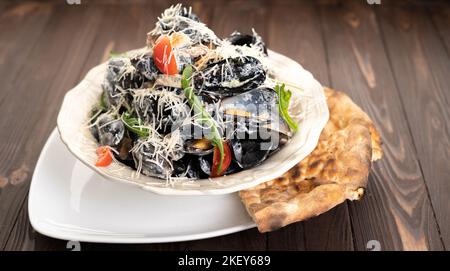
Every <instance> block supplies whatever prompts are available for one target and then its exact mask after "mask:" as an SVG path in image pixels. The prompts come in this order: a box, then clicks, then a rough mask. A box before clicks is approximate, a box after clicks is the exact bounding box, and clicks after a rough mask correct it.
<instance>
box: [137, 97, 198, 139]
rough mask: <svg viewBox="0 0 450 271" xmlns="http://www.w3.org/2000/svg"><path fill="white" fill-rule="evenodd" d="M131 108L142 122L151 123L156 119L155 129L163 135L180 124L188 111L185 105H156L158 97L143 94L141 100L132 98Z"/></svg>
mask: <svg viewBox="0 0 450 271" xmlns="http://www.w3.org/2000/svg"><path fill="white" fill-rule="evenodd" d="M133 108H134V109H135V111H136V114H137V115H138V117H139V118H140V119H141V120H142V121H143V122H145V123H153V121H156V122H157V123H156V125H157V127H158V129H157V131H158V133H160V134H163V135H166V134H168V133H170V132H171V131H172V129H176V128H177V127H178V125H181V122H182V121H183V120H184V119H185V118H186V116H187V114H188V112H190V110H189V108H187V105H185V106H179V107H170V106H169V105H167V106H166V104H159V105H158V97H157V96H152V95H148V96H145V97H144V98H143V100H141V101H138V100H134V101H133Z"/></svg>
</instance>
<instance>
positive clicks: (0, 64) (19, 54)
mask: <svg viewBox="0 0 450 271" xmlns="http://www.w3.org/2000/svg"><path fill="white" fill-rule="evenodd" d="M52 12H53V8H52V6H51V5H48V4H45V3H44V4H42V3H20V4H16V5H8V6H5V10H3V12H2V13H1V14H0V74H1V75H2V82H3V83H2V91H1V92H0V103H1V102H2V101H4V100H5V97H6V96H7V94H8V93H10V92H11V91H14V88H13V87H12V82H13V81H14V80H16V77H17V74H18V72H19V70H20V69H21V68H22V67H23V66H24V65H26V63H27V60H28V59H29V58H30V55H29V53H30V51H31V49H32V48H33V46H34V45H35V43H36V41H37V40H38V38H39V37H40V35H41V34H42V31H43V29H44V27H45V26H46V24H47V21H48V19H49V17H50V15H51V13H52Z"/></svg>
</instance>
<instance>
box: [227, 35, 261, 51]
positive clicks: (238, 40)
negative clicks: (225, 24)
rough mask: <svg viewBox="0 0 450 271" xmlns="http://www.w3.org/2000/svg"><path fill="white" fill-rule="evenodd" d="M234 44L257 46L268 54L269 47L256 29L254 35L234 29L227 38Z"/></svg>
mask: <svg viewBox="0 0 450 271" xmlns="http://www.w3.org/2000/svg"><path fill="white" fill-rule="evenodd" d="M226 40H227V41H229V42H230V43H231V44H233V45H239V46H252V45H253V46H255V47H257V48H258V49H259V50H261V52H263V53H264V54H265V55H267V47H266V44H265V43H264V41H263V40H262V38H261V36H259V35H258V34H257V33H256V32H255V31H253V35H249V34H241V33H239V32H237V31H234V32H233V33H232V34H231V35H230V36H229V37H228V38H227V39H226Z"/></svg>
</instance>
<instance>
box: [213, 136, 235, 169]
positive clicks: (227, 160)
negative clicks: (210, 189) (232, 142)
mask: <svg viewBox="0 0 450 271" xmlns="http://www.w3.org/2000/svg"><path fill="white" fill-rule="evenodd" d="M223 152H224V157H223V162H222V169H221V171H220V172H218V170H219V164H220V150H219V148H218V147H214V154H213V164H212V169H211V177H218V176H222V175H223V174H224V173H225V171H226V170H227V169H228V167H229V166H230V164H231V158H232V154H231V149H230V146H229V145H228V143H227V142H225V141H224V142H223Z"/></svg>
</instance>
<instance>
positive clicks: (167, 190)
mask: <svg viewBox="0 0 450 271" xmlns="http://www.w3.org/2000/svg"><path fill="white" fill-rule="evenodd" d="M137 50H140V49H135V50H131V51H129V52H133V51H137ZM268 51H269V53H270V54H273V55H278V56H282V57H285V58H287V59H289V60H290V61H292V62H293V63H295V64H296V65H298V66H299V68H300V69H301V70H303V71H304V72H305V73H308V75H309V76H311V77H312V79H313V80H314V81H316V82H317V83H318V84H319V85H320V87H321V89H320V91H321V92H322V96H323V98H324V99H323V102H324V103H325V107H324V108H325V109H326V110H325V111H326V112H325V114H324V118H323V119H322V120H321V122H318V123H317V124H316V125H317V126H319V127H321V128H320V129H314V130H312V132H311V134H310V135H309V136H311V137H313V138H315V144H314V146H312V145H311V146H310V147H309V148H308V149H307V151H306V153H307V155H309V154H310V153H311V152H312V151H313V150H314V149H315V148H316V146H317V143H318V141H319V137H320V134H321V133H322V130H323V128H324V127H325V125H326V123H327V122H328V120H329V110H328V106H327V103H326V96H325V93H324V90H323V86H322V85H321V84H320V82H318V81H317V79H316V78H315V77H314V75H313V74H312V73H311V72H310V71H308V70H306V69H304V68H303V66H302V65H300V64H299V63H298V62H297V61H295V60H293V59H291V58H289V57H288V56H286V55H284V54H281V53H278V52H276V51H272V50H270V49H269V50H268ZM104 65H106V62H104V63H101V64H100V65H97V66H95V67H93V68H92V69H91V70H89V71H88V73H87V74H86V76H85V77H84V78H83V80H82V81H80V82H79V83H78V84H77V85H76V86H75V87H74V88H72V89H70V90H69V91H68V92H67V93H66V95H65V96H64V99H63V102H62V104H61V107H60V110H59V113H58V117H57V129H58V132H59V134H60V138H61V140H62V142H63V143H64V145H66V147H67V149H68V150H69V151H70V152H71V153H72V155H74V156H75V157H76V159H78V160H79V161H81V162H82V163H83V164H85V165H86V166H88V167H89V168H91V169H92V170H94V171H95V172H97V174H100V175H101V176H103V177H105V178H106V179H108V180H112V181H118V182H122V183H126V184H130V185H135V186H137V187H140V188H141V189H144V190H146V191H150V192H153V193H156V194H160V195H167V196H170V195H173V196H202V195H223V194H230V193H235V192H238V191H240V190H244V189H248V188H251V187H254V186H256V185H258V184H261V183H263V182H266V181H270V180H272V179H275V178H277V177H279V176H281V175H282V173H281V174H280V173H278V172H280V171H283V173H285V172H287V171H288V170H289V169H291V168H292V167H294V166H295V165H296V164H297V163H298V162H295V163H294V162H293V161H290V160H289V161H287V162H286V161H284V162H283V163H279V167H278V168H281V169H280V171H274V172H269V173H268V174H266V175H265V176H264V180H263V181H261V180H258V181H255V180H254V181H250V182H244V183H240V184H236V185H233V186H228V187H220V188H208V189H205V190H200V189H195V188H193V189H176V188H173V187H170V186H165V187H158V186H152V185H147V184H145V183H138V182H132V181H130V180H126V179H124V178H120V177H116V176H111V175H109V174H108V173H107V172H106V171H103V170H102V169H101V168H97V167H95V166H93V165H91V164H90V163H88V162H87V161H85V160H84V159H80V158H79V156H78V154H77V152H76V151H75V149H74V146H73V145H71V144H70V142H68V140H67V139H66V138H65V137H64V132H63V131H62V130H61V126H63V125H62V124H61V122H62V120H61V118H62V114H61V111H62V110H61V109H62V108H63V106H64V105H65V103H66V102H67V101H66V99H68V95H67V94H69V93H71V92H72V91H73V90H74V89H76V88H77V87H78V86H79V85H80V84H81V83H82V82H83V81H84V80H85V79H86V78H88V77H89V74H91V73H94V72H95V71H96V70H97V69H100V68H101V67H102V66H104ZM292 155H293V154H291V155H290V156H292ZM307 155H305V157H306V156H307ZM299 162H300V161H299ZM224 177H225V178H226V176H224ZM149 178H152V177H149Z"/></svg>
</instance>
